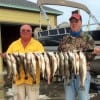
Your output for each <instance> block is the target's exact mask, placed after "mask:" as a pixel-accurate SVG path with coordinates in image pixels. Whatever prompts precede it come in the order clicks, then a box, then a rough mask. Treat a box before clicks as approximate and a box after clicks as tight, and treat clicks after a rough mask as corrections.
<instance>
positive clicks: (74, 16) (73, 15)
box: [69, 13, 82, 21]
mask: <svg viewBox="0 0 100 100" xmlns="http://www.w3.org/2000/svg"><path fill="white" fill-rule="evenodd" d="M73 18H75V19H77V20H81V21H82V17H81V15H80V14H77V13H76V14H75V13H74V14H72V16H71V17H70V18H69V20H70V21H71V20H72V19H73Z"/></svg>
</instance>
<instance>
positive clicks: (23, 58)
mask: <svg viewBox="0 0 100 100" xmlns="http://www.w3.org/2000/svg"><path fill="white" fill-rule="evenodd" d="M19 56H20V60H21V64H22V67H23V70H24V73H25V79H26V80H27V79H28V64H27V53H19Z"/></svg>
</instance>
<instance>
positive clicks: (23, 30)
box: [21, 29, 31, 32]
mask: <svg viewBox="0 0 100 100" xmlns="http://www.w3.org/2000/svg"><path fill="white" fill-rule="evenodd" d="M21 32H31V30H25V29H22V30H21Z"/></svg>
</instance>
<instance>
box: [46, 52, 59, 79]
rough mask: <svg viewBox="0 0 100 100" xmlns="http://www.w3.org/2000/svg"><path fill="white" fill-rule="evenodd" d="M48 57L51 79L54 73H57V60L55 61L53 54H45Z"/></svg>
mask: <svg viewBox="0 0 100 100" xmlns="http://www.w3.org/2000/svg"><path fill="white" fill-rule="evenodd" d="M47 53H48V55H49V57H50V60H51V66H50V67H51V76H52V78H53V77H54V75H55V73H56V71H57V66H58V65H57V59H56V56H55V53H54V52H50V51H49V52H47Z"/></svg>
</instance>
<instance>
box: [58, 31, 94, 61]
mask: <svg viewBox="0 0 100 100" xmlns="http://www.w3.org/2000/svg"><path fill="white" fill-rule="evenodd" d="M94 46H95V45H94V40H93V38H92V36H91V35H90V34H88V33H83V32H82V33H81V34H80V36H79V37H72V36H70V35H69V36H68V35H67V36H64V37H63V38H62V39H61V41H60V43H59V46H58V51H63V52H67V51H68V50H71V51H72V50H82V51H84V53H85V54H86V58H87V60H88V61H91V60H93V58H94V55H93V54H92V52H86V51H88V50H93V49H94Z"/></svg>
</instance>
